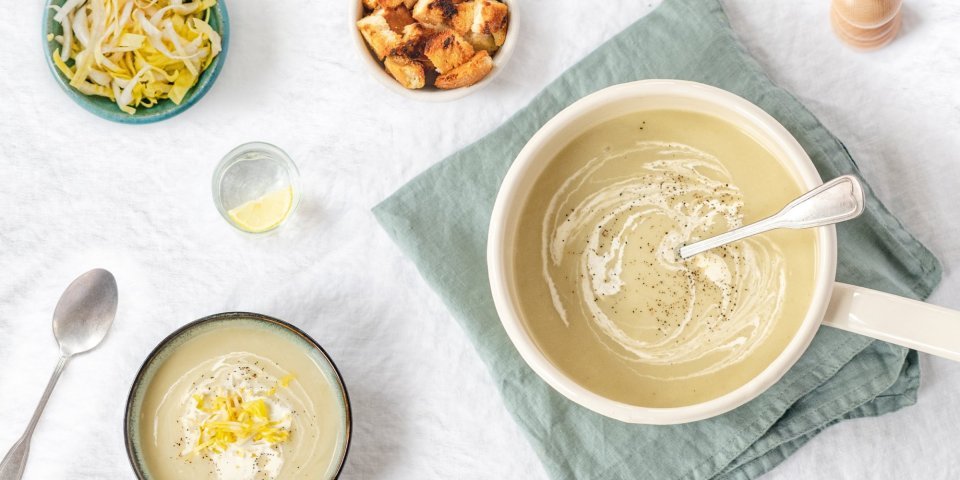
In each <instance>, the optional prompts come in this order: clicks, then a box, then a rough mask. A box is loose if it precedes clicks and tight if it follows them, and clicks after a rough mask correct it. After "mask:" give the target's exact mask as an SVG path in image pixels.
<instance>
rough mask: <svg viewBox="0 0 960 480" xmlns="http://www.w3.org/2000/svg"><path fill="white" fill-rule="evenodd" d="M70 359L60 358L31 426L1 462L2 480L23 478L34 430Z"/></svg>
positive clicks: (66, 357) (0, 475) (28, 426)
mask: <svg viewBox="0 0 960 480" xmlns="http://www.w3.org/2000/svg"><path fill="white" fill-rule="evenodd" d="M69 359H70V357H69V356H68V355H64V356H62V357H60V362H59V363H57V369H56V370H54V371H53V376H51V377H50V381H49V382H48V383H47V389H46V390H44V391H43V396H42V397H40V404H39V405H37V409H36V410H34V412H33V417H32V418H31V419H30V424H29V425H27V430H26V431H25V432H23V435H21V436H20V439H19V440H17V443H14V444H13V447H11V448H10V451H9V452H7V454H6V456H4V457H3V461H2V462H0V480H20V478H22V477H23V469H24V468H25V467H26V466H27V455H29V453H30V439H31V437H33V430H34V429H35V428H37V422H39V421H40V414H42V413H43V408H44V407H46V406H47V400H50V394H51V393H53V387H54V386H56V385H57V380H59V379H60V374H61V373H63V369H64V368H65V367H66V366H67V360H69Z"/></svg>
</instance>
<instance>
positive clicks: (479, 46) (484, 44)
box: [463, 32, 498, 54]
mask: <svg viewBox="0 0 960 480" xmlns="http://www.w3.org/2000/svg"><path fill="white" fill-rule="evenodd" d="M463 38H465V39H466V40H467V41H468V42H470V45H473V49H474V50H486V51H488V52H490V53H491V54H492V53H494V52H496V51H497V48H498V47H497V41H496V40H495V39H494V38H493V35H490V34H488V33H474V32H470V33H468V34H466V35H464V36H463Z"/></svg>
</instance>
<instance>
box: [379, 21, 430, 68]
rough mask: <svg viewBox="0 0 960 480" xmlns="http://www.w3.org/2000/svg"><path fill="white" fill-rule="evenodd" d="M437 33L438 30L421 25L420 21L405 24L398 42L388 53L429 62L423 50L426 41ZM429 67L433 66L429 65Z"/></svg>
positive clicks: (425, 46)
mask: <svg viewBox="0 0 960 480" xmlns="http://www.w3.org/2000/svg"><path fill="white" fill-rule="evenodd" d="M437 33H438V31H437V30H436V29H434V28H432V27H428V26H426V25H423V24H422V23H414V24H411V25H407V26H406V27H404V28H403V38H401V39H400V43H398V44H397V46H396V47H394V48H393V51H392V52H390V54H391V55H399V56H401V57H406V58H410V59H413V60H418V61H420V62H429V59H428V58H427V56H426V55H424V53H423V52H424V50H426V48H427V42H429V41H430V39H431V38H433V37H434V36H435V35H436V34H437ZM431 68H433V67H432V66H431Z"/></svg>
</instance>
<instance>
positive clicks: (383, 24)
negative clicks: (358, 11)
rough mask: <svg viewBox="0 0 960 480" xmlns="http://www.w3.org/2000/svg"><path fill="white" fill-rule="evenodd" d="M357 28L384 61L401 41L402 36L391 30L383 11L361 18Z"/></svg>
mask: <svg viewBox="0 0 960 480" xmlns="http://www.w3.org/2000/svg"><path fill="white" fill-rule="evenodd" d="M357 28H359V29H360V34H362V35H363V38H364V40H366V41H367V45H369V46H370V48H371V49H372V50H373V53H375V54H376V55H377V58H378V59H380V60H383V59H384V58H385V57H386V56H387V54H388V53H390V50H391V49H392V48H393V47H394V46H396V44H397V43H398V42H399V41H400V35H398V34H397V32H394V31H393V30H391V29H390V24H388V23H387V19H386V18H385V17H384V16H383V10H377V11H376V12H374V13H372V14H370V15H367V16H366V17H363V18H361V19H360V20H359V21H358V22H357Z"/></svg>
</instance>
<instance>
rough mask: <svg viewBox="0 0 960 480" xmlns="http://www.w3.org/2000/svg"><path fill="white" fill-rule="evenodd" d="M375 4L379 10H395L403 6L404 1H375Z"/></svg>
mask: <svg viewBox="0 0 960 480" xmlns="http://www.w3.org/2000/svg"><path fill="white" fill-rule="evenodd" d="M376 2H377V6H379V7H380V8H397V7H399V6H400V5H403V4H404V3H403V2H404V0H376Z"/></svg>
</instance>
